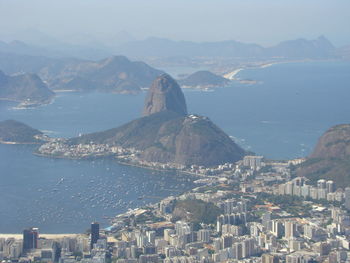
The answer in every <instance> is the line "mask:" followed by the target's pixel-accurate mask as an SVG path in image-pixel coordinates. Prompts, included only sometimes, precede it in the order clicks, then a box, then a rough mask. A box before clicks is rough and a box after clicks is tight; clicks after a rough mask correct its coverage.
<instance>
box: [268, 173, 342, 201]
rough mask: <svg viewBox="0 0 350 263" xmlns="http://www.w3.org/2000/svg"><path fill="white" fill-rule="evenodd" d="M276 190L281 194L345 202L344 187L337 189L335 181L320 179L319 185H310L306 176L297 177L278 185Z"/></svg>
mask: <svg viewBox="0 0 350 263" xmlns="http://www.w3.org/2000/svg"><path fill="white" fill-rule="evenodd" d="M275 192H276V193H277V194H280V195H294V196H302V197H305V198H311V199H315V200H316V199H326V200H328V201H338V202H343V200H344V198H345V192H344V190H343V189H341V188H340V189H337V190H336V189H335V184H334V182H333V181H331V180H329V181H326V180H324V179H320V180H318V181H317V185H315V186H313V185H309V184H308V179H307V178H305V177H297V178H294V179H293V180H290V181H288V182H286V183H284V184H280V185H278V188H277V187H276V190H275Z"/></svg>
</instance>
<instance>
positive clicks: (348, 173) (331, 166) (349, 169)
mask: <svg viewBox="0 0 350 263" xmlns="http://www.w3.org/2000/svg"><path fill="white" fill-rule="evenodd" d="M297 174H298V175H299V176H307V177H309V178H310V179H312V180H314V181H316V180H318V179H329V180H334V181H335V182H336V184H337V185H338V186H348V185H350V124H342V125H337V126H334V127H332V128H330V129H329V130H328V131H326V133H324V134H323V135H322V136H321V138H320V139H319V141H318V143H317V145H316V147H315V149H314V151H313V153H312V154H311V155H310V156H309V157H308V158H307V160H306V162H304V163H303V164H302V165H301V166H300V167H299V168H298V169H297Z"/></svg>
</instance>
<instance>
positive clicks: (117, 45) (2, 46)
mask: <svg viewBox="0 0 350 263" xmlns="http://www.w3.org/2000/svg"><path fill="white" fill-rule="evenodd" d="M49 43H50V44H47V45H46V46H37V45H31V44H26V43H24V42H22V41H12V42H10V43H5V42H1V41H0V53H12V54H21V55H31V56H46V57H52V58H64V57H75V58H80V59H88V60H99V59H102V58H105V57H109V56H112V55H115V54H119V55H124V56H128V57H130V58H133V59H135V58H136V59H140V58H150V57H163V58H164V57H192V58H193V57H226V58H227V57H229V58H237V59H247V58H251V59H267V58H270V59H271V58H284V59H325V58H334V57H339V56H341V53H342V49H341V48H340V49H337V48H335V47H334V46H333V45H332V43H331V42H330V41H329V40H328V39H327V38H326V37H324V36H320V37H319V38H317V39H314V40H307V39H303V38H300V39H296V40H288V41H283V42H281V43H279V44H277V45H275V46H271V47H263V46H261V45H258V44H250V43H242V42H239V41H234V40H228V41H219V42H191V41H174V40H169V39H164V38H157V37H150V38H147V39H145V40H133V38H132V37H130V36H128V35H126V34H125V33H124V34H121V35H120V36H116V38H115V39H114V40H111V41H110V43H109V45H106V46H103V45H101V44H97V43H88V42H86V44H85V45H73V44H65V43H62V42H59V41H57V43H56V44H54V43H52V40H51V41H49Z"/></svg>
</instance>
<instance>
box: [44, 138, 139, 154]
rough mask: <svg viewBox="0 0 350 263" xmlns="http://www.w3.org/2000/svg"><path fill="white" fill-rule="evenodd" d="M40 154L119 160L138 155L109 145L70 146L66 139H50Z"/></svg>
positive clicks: (129, 149) (127, 149) (126, 149)
mask: <svg viewBox="0 0 350 263" xmlns="http://www.w3.org/2000/svg"><path fill="white" fill-rule="evenodd" d="M37 153H38V154H41V155H48V156H53V157H55V156H56V157H62V158H71V159H84V158H99V157H106V156H116V157H118V158H121V159H123V158H132V157H134V156H136V154H137V153H138V151H137V150H135V149H134V148H123V147H118V146H110V145H107V144H95V143H89V144H69V143H67V140H66V139H62V138H58V139H50V141H49V142H47V143H45V144H43V145H41V146H40V147H39V149H38V150H37Z"/></svg>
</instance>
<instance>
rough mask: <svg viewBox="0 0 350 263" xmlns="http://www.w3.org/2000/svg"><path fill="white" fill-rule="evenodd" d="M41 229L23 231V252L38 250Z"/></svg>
mask: <svg viewBox="0 0 350 263" xmlns="http://www.w3.org/2000/svg"><path fill="white" fill-rule="evenodd" d="M38 238H39V229H38V228H33V227H32V228H28V229H24V230H23V251H24V252H25V251H28V250H30V249H35V248H38Z"/></svg>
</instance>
